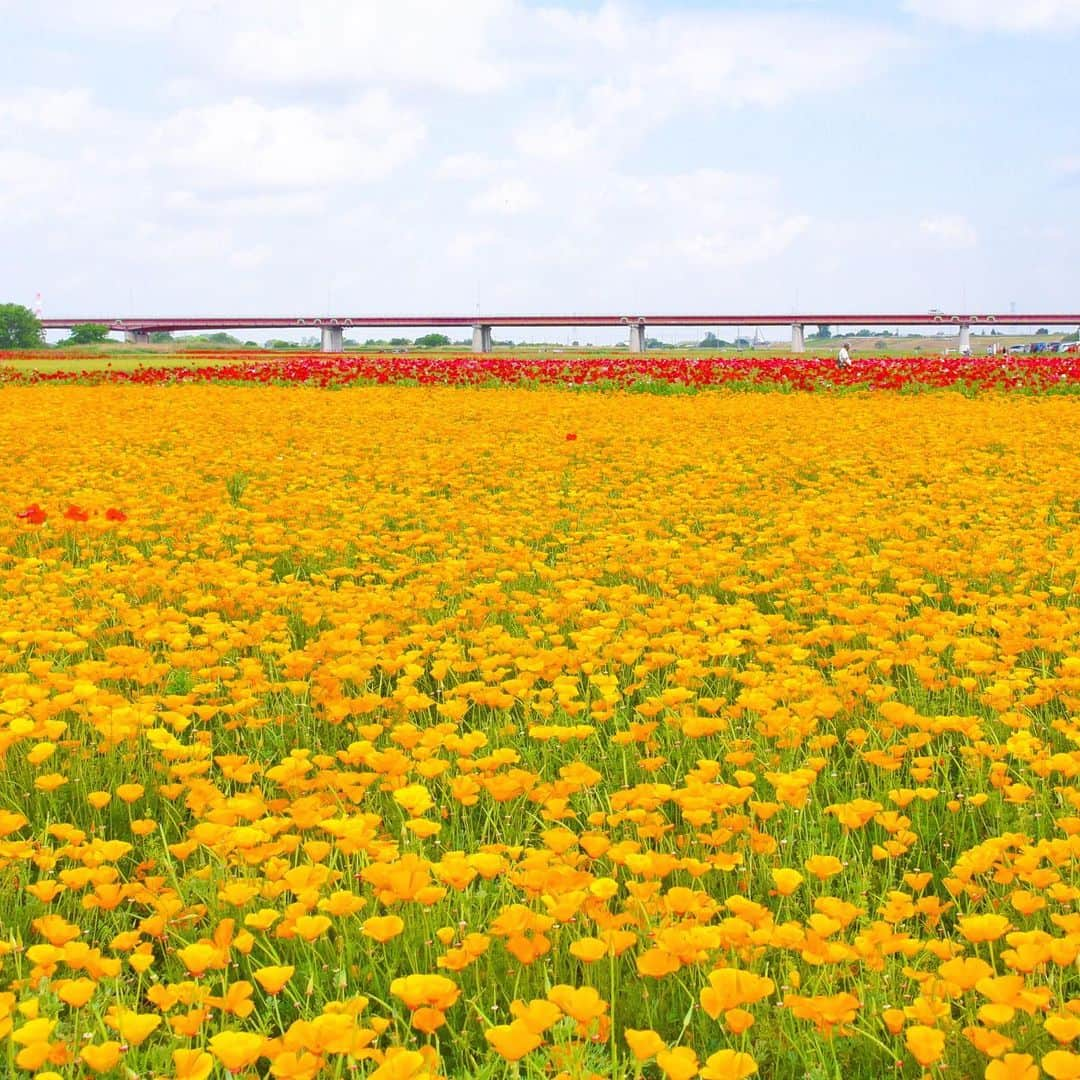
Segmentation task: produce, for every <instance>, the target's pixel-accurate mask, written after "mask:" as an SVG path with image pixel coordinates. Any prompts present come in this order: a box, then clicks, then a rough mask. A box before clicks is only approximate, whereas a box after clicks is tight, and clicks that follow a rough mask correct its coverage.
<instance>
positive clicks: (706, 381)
mask: <svg viewBox="0 0 1080 1080" xmlns="http://www.w3.org/2000/svg"><path fill="white" fill-rule="evenodd" d="M55 356H56V354H55V353H51V352H50V353H41V352H37V351H32V352H23V353H11V352H9V353H0V384H34V383H43V382H78V383H85V384H103V383H135V384H145V385H162V384H176V383H186V382H193V383H205V382H221V383H233V384H252V383H254V384H270V383H272V384H280V385H287V384H306V385H312V386H323V387H337V388H342V387H346V386H370V385H387V384H398V385H448V386H517V387H537V386H552V387H559V388H563V389H571V390H604V391H607V390H615V389H622V390H631V391H638V392H648V393H656V394H668V393H686V392H696V391H698V390H705V389H717V388H721V387H722V388H726V389H742V390H770V391H771V390H775V389H782V390H785V391H791V390H815V391H842V392H849V391H853V390H859V389H874V390H901V391H905V392H919V391H921V390H925V389H933V388H942V387H952V388H956V389H960V390H963V391H965V392H967V391H971V392H974V391H978V390H985V389H1000V388H1003V389H1010V390H1019V391H1023V392H1037V393H1049V392H1054V393H1075V392H1077V391H1078V390H1080V351H1076V352H1070V353H1065V354H1056V353H1055V354H1043V355H1036V356H986V355H978V354H976V355H974V356H972V357H969V358H965V357H961V356H959V355H956V354H953V355H952V356H940V355H906V356H887V355H879V354H872V355H871V354H867V353H865V352H858V351H856V353H855V354H854V363H853V364H852V365H851V366H850V368H847V369H844V370H840V369H838V368H837V367H836V364H835V362H834V359H833V358H832V356H831V355H830V356H820V355H819V356H815V355H813V354H800V355H791V354H779V355H773V354H767V353H764V352H762V351H758V352H742V353H737V354H716V353H707V352H704V351H703V352H701V353H695V354H685V355H682V354H677V353H674V352H663V351H660V350H650V351H649V352H648V353H640V354H627V353H625V352H623V353H621V354H620V353H616V354H612V353H610V352H609V353H600V352H593V353H582V352H578V353H570V352H568V353H548V354H545V353H543V352H539V351H538V352H534V353H529V352H522V353H518V352H514V353H509V354H508V353H491V354H484V355H477V354H473V353H462V352H457V353H454V352H450V351H446V352H439V351H436V350H431V351H426V350H425V351H421V352H412V353H406V352H399V353H370V354H361V353H346V354H341V353H337V354H323V353H317V352H316V353H312V352H287V353H281V352H224V353H200V354H196V355H186V354H163V355H161V356H160V357H143V356H138V357H134V356H113V355H111V354H109V353H101V354H91V355H87V356H77V357H76V356H73V357H70V358H68V359H65V360H63V361H58V360H56V359H55Z"/></svg>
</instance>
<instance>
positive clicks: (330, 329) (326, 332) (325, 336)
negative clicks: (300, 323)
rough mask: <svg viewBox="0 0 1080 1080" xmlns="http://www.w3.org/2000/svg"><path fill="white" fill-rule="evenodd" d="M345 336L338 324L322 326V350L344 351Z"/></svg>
mask: <svg viewBox="0 0 1080 1080" xmlns="http://www.w3.org/2000/svg"><path fill="white" fill-rule="evenodd" d="M344 342H345V336H344V334H343V333H342V330H341V327H340V326H324V327H323V328H322V351H323V352H344V351H345V344H344Z"/></svg>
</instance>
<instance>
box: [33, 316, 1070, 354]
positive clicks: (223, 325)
mask: <svg viewBox="0 0 1080 1080" xmlns="http://www.w3.org/2000/svg"><path fill="white" fill-rule="evenodd" d="M82 323H94V324H96V325H98V326H108V327H109V329H110V330H119V331H123V332H124V335H125V337H126V338H127V340H128V341H132V342H136V343H140V344H142V343H147V342H149V340H150V334H151V333H152V332H154V331H158V330H168V331H172V330H270V329H273V330H316V329H317V330H320V331H321V332H322V350H323V352H341V351H342V348H343V339H344V331H345V330H349V329H354V328H371V329H375V328H388V327H406V326H407V327H438V328H447V327H471V328H472V332H473V345H472V347H473V351H474V352H490V351H491V331H492V329H493V328H494V327H500V328H504V327H518V328H528V327H535V326H566V327H582V328H584V327H592V326H610V327H626V328H627V330H628V332H629V334H630V351H631V352H642V351H643V350H644V348H645V331H646V327H648V326H745V327H746V328H747V329H749V328H750V327H759V326H790V327H791V348H792V351H793V352H803V351H805V347H806V346H805V329H806V327H807V326H865V327H872V326H938V327H941V326H955V327H956V328H957V333H958V344H959V348H960V350H961V351H966V350H968V349H970V347H971V328H972V327H973V326H974V327H983V326H985V327H987V328H989V327H992V326H994V325H1002V326H1046V327H1051V326H1073V325H1080V314H1072V315H1063V314H1019V313H1016V312H1010V313H1008V314H991V315H973V314H972V315H963V314H950V313H946V312H940V311H929V312H923V313H920V314H914V313H911V312H908V313H907V314H899V315H882V314H847V315H836V314H833V315H320V316H299V315H282V316H270V315H252V316H237V317H235V318H233V317H227V318H216V317H206V318H187V317H181V318H168V317H164V316H160V317H159V316H154V317H148V318H115V317H113V316H105V317H102V316H90V315H78V316H74V315H73V316H63V317H61V316H57V317H55V318H46V319H42V320H41V325H42V326H43V327H45V329H47V330H66V329H69V328H70V327H72V326H77V325H80V324H82Z"/></svg>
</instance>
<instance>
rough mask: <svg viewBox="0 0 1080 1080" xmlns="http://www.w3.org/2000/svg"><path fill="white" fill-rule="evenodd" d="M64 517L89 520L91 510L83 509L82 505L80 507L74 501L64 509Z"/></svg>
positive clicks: (70, 519) (73, 519)
mask: <svg viewBox="0 0 1080 1080" xmlns="http://www.w3.org/2000/svg"><path fill="white" fill-rule="evenodd" d="M64 517H66V518H67V519H68V521H89V520H90V511H89V510H83V509H82V508H81V507H78V506H76V505H75V504H74V503H72V504H71V505H70V506H69V507H68V508H67V509H66V510H65V511H64Z"/></svg>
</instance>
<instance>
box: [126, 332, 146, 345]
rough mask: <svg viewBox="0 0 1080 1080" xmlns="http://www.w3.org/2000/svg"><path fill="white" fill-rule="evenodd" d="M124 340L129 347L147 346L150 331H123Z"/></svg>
mask: <svg viewBox="0 0 1080 1080" xmlns="http://www.w3.org/2000/svg"><path fill="white" fill-rule="evenodd" d="M124 340H125V341H126V342H127V343H128V344H129V345H149V344H150V331H149V330H125V331H124Z"/></svg>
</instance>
